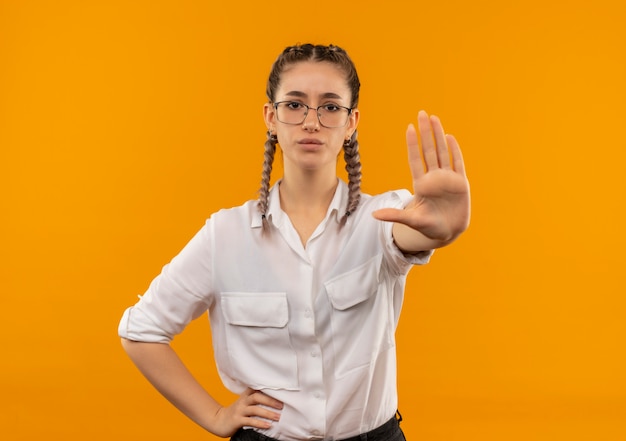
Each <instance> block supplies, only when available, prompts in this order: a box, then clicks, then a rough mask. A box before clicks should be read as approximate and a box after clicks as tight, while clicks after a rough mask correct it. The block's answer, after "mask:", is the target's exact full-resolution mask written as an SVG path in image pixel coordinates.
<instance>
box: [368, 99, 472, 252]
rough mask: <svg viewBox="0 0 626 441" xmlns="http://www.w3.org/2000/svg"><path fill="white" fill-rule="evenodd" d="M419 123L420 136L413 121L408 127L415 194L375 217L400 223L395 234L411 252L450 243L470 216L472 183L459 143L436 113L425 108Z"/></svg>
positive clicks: (397, 224) (462, 228) (397, 239)
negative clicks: (430, 114) (402, 203)
mask: <svg viewBox="0 0 626 441" xmlns="http://www.w3.org/2000/svg"><path fill="white" fill-rule="evenodd" d="M417 123H418V129H419V136H418V133H417V131H416V129H415V126H414V125H413V124H410V125H409V127H408V129H407V131H406V143H407V148H408V154H409V167H410V169H411V175H412V178H413V200H412V201H411V202H410V203H409V204H408V205H407V206H406V207H405V208H404V209H403V210H399V209H395V208H383V209H381V210H377V211H375V212H374V213H373V216H374V217H375V218H376V219H379V220H382V221H388V222H395V223H396V225H394V230H393V234H394V240H395V241H396V244H397V245H398V247H400V249H402V250H404V251H408V252H415V251H421V250H427V249H432V248H436V247H440V246H444V245H447V244H448V243H450V242H452V241H453V240H454V239H456V238H457V237H458V236H459V235H460V234H461V233H462V232H463V231H465V229H467V227H468V225H469V218H470V192H469V183H468V180H467V176H466V175H465V166H464V164H463V156H462V155H461V149H460V148H459V144H458V143H457V141H456V139H455V138H454V137H453V136H452V135H446V134H445V132H444V130H443V127H442V125H441V122H440V121H439V118H437V117H436V116H429V115H428V114H427V113H426V112H424V111H420V112H419V114H418V117H417ZM420 141H421V142H420ZM420 144H421V151H420ZM406 227H408V228H406Z"/></svg>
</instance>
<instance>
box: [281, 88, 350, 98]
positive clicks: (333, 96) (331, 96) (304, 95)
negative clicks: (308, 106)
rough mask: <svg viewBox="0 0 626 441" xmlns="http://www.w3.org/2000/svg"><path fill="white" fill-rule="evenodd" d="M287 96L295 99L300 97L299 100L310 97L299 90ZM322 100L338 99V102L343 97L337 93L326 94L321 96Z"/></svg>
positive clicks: (288, 93)
mask: <svg viewBox="0 0 626 441" xmlns="http://www.w3.org/2000/svg"><path fill="white" fill-rule="evenodd" d="M285 95H286V96H293V97H298V98H307V97H308V95H307V94H306V93H304V92H300V91H299V90H292V91H291V92H287V93H286V94H285ZM320 98H332V99H336V100H340V99H341V96H340V95H337V94H336V93H333V92H326V93H323V94H321V95H320Z"/></svg>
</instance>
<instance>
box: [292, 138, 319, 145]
mask: <svg viewBox="0 0 626 441" xmlns="http://www.w3.org/2000/svg"><path fill="white" fill-rule="evenodd" d="M298 144H304V145H322V141H320V140H319V139H315V138H304V139H301V140H299V141H298Z"/></svg>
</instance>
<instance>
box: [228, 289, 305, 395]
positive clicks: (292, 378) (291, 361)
mask: <svg viewBox="0 0 626 441" xmlns="http://www.w3.org/2000/svg"><path fill="white" fill-rule="evenodd" d="M221 300H222V311H223V314H224V319H225V322H226V332H225V336H226V345H227V348H226V350H227V352H228V356H229V358H230V362H231V366H232V368H233V370H234V371H235V372H233V374H234V375H233V376H234V377H235V378H237V379H238V380H240V381H241V382H242V383H244V384H246V385H247V386H249V387H252V388H254V389H263V388H269V389H297V387H298V384H297V383H298V379H297V358H296V353H295V351H294V350H293V347H292V344H291V339H290V337H289V329H288V327H287V324H288V322H289V308H288V303H287V294H286V293H284V292H223V293H222V294H221Z"/></svg>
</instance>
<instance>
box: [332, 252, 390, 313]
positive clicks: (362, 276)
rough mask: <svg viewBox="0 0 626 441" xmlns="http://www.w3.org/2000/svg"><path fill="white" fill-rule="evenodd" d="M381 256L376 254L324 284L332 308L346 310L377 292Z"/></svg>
mask: <svg viewBox="0 0 626 441" xmlns="http://www.w3.org/2000/svg"><path fill="white" fill-rule="evenodd" d="M382 258H383V256H382V254H378V255H376V256H374V257H372V258H371V259H370V260H368V261H367V262H365V263H363V264H361V265H359V266H358V267H356V268H354V269H352V270H350V271H349V272H347V273H343V274H340V275H339V276H337V277H335V278H333V279H331V280H329V281H328V282H326V283H325V284H324V287H325V288H326V292H327V293H328V297H329V298H330V303H331V304H332V305H333V308H335V309H338V310H340V311H343V310H346V309H348V308H350V307H352V306H354V305H357V304H359V303H361V302H363V301H365V300H367V299H368V298H370V297H371V296H372V295H373V294H374V293H375V292H377V290H378V283H379V280H380V279H379V273H380V267H381V263H382Z"/></svg>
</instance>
